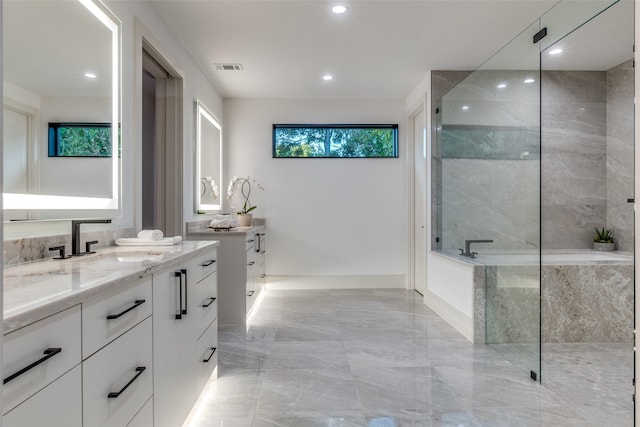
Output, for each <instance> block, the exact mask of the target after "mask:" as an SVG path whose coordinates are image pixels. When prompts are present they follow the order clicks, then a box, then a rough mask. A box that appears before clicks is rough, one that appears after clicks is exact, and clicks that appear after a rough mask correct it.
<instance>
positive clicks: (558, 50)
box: [549, 48, 562, 55]
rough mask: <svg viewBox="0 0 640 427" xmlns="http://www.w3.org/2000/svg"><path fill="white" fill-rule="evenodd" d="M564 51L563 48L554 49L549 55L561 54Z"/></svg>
mask: <svg viewBox="0 0 640 427" xmlns="http://www.w3.org/2000/svg"><path fill="white" fill-rule="evenodd" d="M561 53H562V49H560V48H557V49H552V50H550V51H549V55H559V54H561Z"/></svg>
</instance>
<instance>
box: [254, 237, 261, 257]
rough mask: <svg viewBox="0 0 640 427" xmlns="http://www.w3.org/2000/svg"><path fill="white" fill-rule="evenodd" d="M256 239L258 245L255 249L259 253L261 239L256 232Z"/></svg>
mask: <svg viewBox="0 0 640 427" xmlns="http://www.w3.org/2000/svg"><path fill="white" fill-rule="evenodd" d="M256 240H257V242H258V245H257V247H256V250H255V251H256V252H258V253H259V252H260V246H261V240H260V234H259V233H256Z"/></svg>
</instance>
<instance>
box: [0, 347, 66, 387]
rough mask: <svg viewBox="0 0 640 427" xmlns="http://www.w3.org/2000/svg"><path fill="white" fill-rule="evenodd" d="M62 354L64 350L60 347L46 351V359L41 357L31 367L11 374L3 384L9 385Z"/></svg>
mask: <svg viewBox="0 0 640 427" xmlns="http://www.w3.org/2000/svg"><path fill="white" fill-rule="evenodd" d="M60 352H62V348H60V347H50V348H48V349H46V350H45V351H44V353H43V354H44V357H41V358H40V359H38V360H36V361H35V362H33V363H32V364H30V365H29V366H25V367H24V368H22V369H20V370H19V371H18V372H16V373H15V374H11V375H9V376H8V377H7V378H5V379H4V382H3V384H6V383H8V382H9V381H12V380H15V379H16V378H18V377H19V376H20V375H22V374H24V373H26V372H28V371H30V370H31V369H33V368H35V367H36V366H38V365H39V364H41V363H43V362H46V361H47V360H49V359H51V358H52V357H53V356H55V355H56V354H59V353H60Z"/></svg>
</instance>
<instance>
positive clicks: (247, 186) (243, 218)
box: [227, 176, 264, 226]
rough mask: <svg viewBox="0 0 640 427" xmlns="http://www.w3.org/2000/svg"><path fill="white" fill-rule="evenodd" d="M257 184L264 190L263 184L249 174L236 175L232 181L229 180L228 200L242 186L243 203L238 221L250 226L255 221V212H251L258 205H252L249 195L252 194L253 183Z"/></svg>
mask: <svg viewBox="0 0 640 427" xmlns="http://www.w3.org/2000/svg"><path fill="white" fill-rule="evenodd" d="M252 183H253V184H255V185H256V186H257V187H258V188H259V189H261V190H264V188H263V187H262V185H260V184H259V183H258V182H257V181H256V180H255V179H251V177H249V176H247V177H246V178H242V177H237V176H234V177H233V178H232V179H231V181H229V186H228V187H227V200H231V198H232V197H233V195H234V193H235V192H236V190H237V189H238V187H240V193H241V194H242V198H243V204H242V210H241V211H240V212H238V223H239V224H240V225H242V226H249V225H251V223H252V222H253V214H251V212H252V211H253V210H254V209H256V208H257V206H255V205H252V204H251V201H250V200H249V196H251V184H252Z"/></svg>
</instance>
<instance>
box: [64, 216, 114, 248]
mask: <svg viewBox="0 0 640 427" xmlns="http://www.w3.org/2000/svg"><path fill="white" fill-rule="evenodd" d="M109 223H111V220H110V219H74V220H72V221H71V255H72V256H74V255H76V256H77V255H84V253H83V252H80V224H109Z"/></svg>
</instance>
